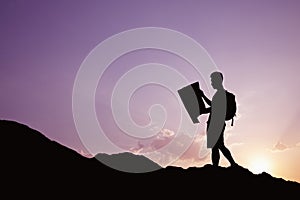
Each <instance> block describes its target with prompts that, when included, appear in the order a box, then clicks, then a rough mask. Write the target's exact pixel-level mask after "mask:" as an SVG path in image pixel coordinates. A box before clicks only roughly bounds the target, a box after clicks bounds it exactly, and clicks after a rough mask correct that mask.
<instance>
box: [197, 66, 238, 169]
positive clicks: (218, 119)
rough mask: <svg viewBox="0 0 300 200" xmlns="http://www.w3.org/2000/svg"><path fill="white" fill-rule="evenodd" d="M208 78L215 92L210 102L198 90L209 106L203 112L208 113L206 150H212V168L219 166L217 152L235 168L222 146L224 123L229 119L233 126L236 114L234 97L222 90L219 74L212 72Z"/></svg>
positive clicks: (235, 164)
mask: <svg viewBox="0 0 300 200" xmlns="http://www.w3.org/2000/svg"><path fill="white" fill-rule="evenodd" d="M210 78H211V86H212V87H213V88H214V89H216V90H217V91H216V93H215V94H214V96H213V97H212V100H210V99H209V98H207V97H206V96H205V94H204V93H203V91H202V90H200V95H201V96H202V98H203V99H204V101H205V102H206V103H207V104H208V105H209V106H211V107H209V108H207V109H206V111H205V113H209V118H208V121H207V148H212V153H211V159H212V163H213V166H218V165H219V160H220V152H219V151H221V152H222V153H223V155H224V156H225V158H226V159H227V160H228V161H229V162H230V165H231V166H237V163H236V162H235V161H234V159H233V157H232V155H231V153H230V151H229V149H228V148H227V147H226V146H225V144H224V130H225V126H226V123H225V121H226V120H230V119H231V120H232V124H231V125H233V117H234V116H235V113H236V102H235V96H234V95H233V94H232V93H230V92H228V91H226V90H225V89H224V86H223V75H222V73H221V72H213V73H212V74H211V75H210Z"/></svg>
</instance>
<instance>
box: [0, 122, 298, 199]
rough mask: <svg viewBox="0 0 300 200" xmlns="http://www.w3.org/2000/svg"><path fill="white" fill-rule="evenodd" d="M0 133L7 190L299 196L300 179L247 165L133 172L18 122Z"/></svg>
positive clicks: (121, 157)
mask: <svg viewBox="0 0 300 200" xmlns="http://www.w3.org/2000/svg"><path fill="white" fill-rule="evenodd" d="M0 133H1V137H2V140H1V144H2V148H3V149H4V150H5V151H3V152H2V154H1V156H2V160H1V165H2V166H1V168H2V170H1V177H3V178H2V182H4V183H5V185H6V189H10V188H24V187H35V188H39V187H51V188H52V189H53V190H56V189H61V188H62V187H63V188H65V186H68V187H72V188H75V187H76V186H78V185H81V186H82V187H85V188H95V187H96V188H99V187H100V188H102V189H103V188H111V187H114V188H123V189H124V188H128V187H129V188H130V189H133V188H134V189H144V190H147V188H148V189H149V188H156V189H158V188H159V189H161V190H162V189H163V190H170V191H172V193H173V194H174V193H176V192H179V191H194V192H199V193H200V194H206V195H209V196H210V197H214V196H220V195H222V197H224V198H226V197H228V198H232V194H233V193H236V191H239V192H243V193H244V195H247V196H249V195H250V196H251V195H252V196H255V197H261V196H266V197H270V195H271V196H277V195H284V197H288V196H291V197H293V196H294V195H299V194H300V184H299V183H296V182H291V181H285V180H283V179H279V178H274V177H272V176H271V175H269V174H267V173H262V174H260V175H254V174H252V173H251V172H250V171H249V170H247V169H244V168H242V167H237V168H230V167H229V168H222V167H218V168H215V167H213V166H211V165H206V166H204V167H202V168H189V169H187V170H184V169H181V168H176V167H167V168H165V169H160V170H157V171H154V172H149V173H142V174H129V173H124V172H119V171H116V170H114V169H111V168H109V167H107V166H105V165H103V164H102V163H100V162H99V161H98V160H97V159H95V158H85V157H83V156H81V155H80V154H78V153H77V152H75V151H73V150H71V149H69V148H67V147H64V146H62V145H60V144H58V143H57V142H54V141H51V140H49V139H48V138H47V137H45V136H44V135H42V134H41V133H39V132H38V131H35V130H33V129H30V128H29V127H27V126H25V125H22V124H19V123H17V122H13V121H4V120H1V121H0ZM4 152H6V153H4ZM96 157H98V158H100V159H102V160H103V159H106V161H107V160H108V161H110V162H112V163H120V162H124V161H127V162H130V160H128V159H131V160H134V162H135V163H137V164H140V165H141V166H143V165H144V166H147V165H156V164H155V163H153V162H152V161H150V160H148V159H147V158H145V157H143V156H136V155H132V154H129V153H122V154H118V155H106V154H99V155H97V156H96ZM7 175H8V176H7ZM95 183H96V185H95ZM55 188H56V189H55ZM145 188H146V189H145ZM209 190H213V191H215V192H210V191H209ZM222 191H223V192H224V193H222Z"/></svg>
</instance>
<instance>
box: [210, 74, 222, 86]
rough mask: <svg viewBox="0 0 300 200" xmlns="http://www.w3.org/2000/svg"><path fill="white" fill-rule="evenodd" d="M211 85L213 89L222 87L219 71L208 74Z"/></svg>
mask: <svg viewBox="0 0 300 200" xmlns="http://www.w3.org/2000/svg"><path fill="white" fill-rule="evenodd" d="M210 80H211V86H212V87H213V88H214V89H217V90H218V89H222V88H223V74H222V73H221V72H213V73H211V75H210Z"/></svg>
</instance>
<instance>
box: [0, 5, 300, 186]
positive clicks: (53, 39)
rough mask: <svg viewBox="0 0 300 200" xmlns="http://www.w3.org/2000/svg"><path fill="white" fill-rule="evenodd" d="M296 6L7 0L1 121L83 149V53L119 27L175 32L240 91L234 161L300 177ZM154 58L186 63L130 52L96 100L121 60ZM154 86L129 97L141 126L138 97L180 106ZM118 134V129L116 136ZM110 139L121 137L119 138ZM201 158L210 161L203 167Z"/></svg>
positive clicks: (2, 12)
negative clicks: (76, 107)
mask: <svg viewBox="0 0 300 200" xmlns="http://www.w3.org/2000/svg"><path fill="white" fill-rule="evenodd" d="M299 10H300V2H299V1H297V0H295V1H290V0H288V1H283V0H280V1H276V0H272V1H271V0H270V1H266V0H263V1H250V0H249V1H221V0H220V1H174V0H172V1H171V0H170V1H131V0H128V1H121V0H120V1H111V0H110V1H104V0H103V1H31V0H28V1H21V0H19V1H16V0H2V1H1V3H0V44H1V46H0V81H1V84H0V85H1V86H0V88H1V98H0V102H1V103H0V117H1V118H2V119H11V120H16V121H19V122H21V123H24V124H27V125H29V126H30V127H32V128H34V129H37V130H39V131H40V132H42V133H44V134H45V135H46V136H48V137H49V138H51V139H53V140H56V141H58V142H60V143H62V144H64V145H66V146H68V147H70V148H73V149H75V150H77V151H81V150H83V151H86V150H85V147H84V146H83V144H82V143H81V141H80V138H79V137H78V134H77V131H76V128H75V125H74V122H73V116H72V89H73V83H74V80H75V77H76V73H77V71H78V69H79V67H80V65H81V63H82V62H83V60H84V59H85V57H86V56H87V55H88V54H89V52H90V51H91V50H92V49H93V48H94V47H95V46H96V45H97V44H99V43H100V42H101V41H103V40H105V39H106V38H108V37H110V36H112V35H114V34H117V33H119V32H122V31H125V30H128V29H132V28H138V27H148V26H152V27H164V28H169V29H173V30H176V31H180V32H182V33H184V34H186V35H188V36H190V37H192V38H193V39H195V40H196V41H197V42H199V43H200V44H201V45H202V46H203V47H204V48H205V49H206V50H207V51H208V53H209V54H210V56H211V57H212V59H213V60H214V61H215V63H216V65H217V66H218V68H219V69H220V71H222V72H223V73H224V75H225V83H224V84H225V87H226V88H228V89H229V90H230V91H233V92H234V93H235V94H236V96H237V101H238V104H239V107H238V109H239V110H238V112H239V118H238V120H237V121H236V123H235V126H234V128H231V129H230V130H229V131H228V132H229V134H228V138H227V140H226V143H227V144H228V145H229V147H230V148H231V149H232V152H233V154H234V157H235V158H236V160H237V162H238V163H240V164H241V165H243V166H245V167H247V168H250V169H251V166H252V165H255V162H266V163H267V165H268V166H269V167H267V169H266V170H267V171H268V172H270V173H271V174H272V175H274V176H278V177H283V178H286V179H290V180H297V181H298V182H300V173H299V168H300V160H299V156H300V133H299V131H300V125H299V123H298V122H299V117H300V106H299V103H298V102H299V98H300V94H299V88H298V87H299V86H300V79H299V67H300V66H299V61H300V58H299V53H300V50H299V49H300V39H299V35H300V21H299V19H300V13H299ZM154 61H156V62H163V63H167V64H169V65H170V66H174V67H175V65H177V66H184V65H186V63H184V61H182V60H180V59H179V58H178V57H176V56H174V55H171V54H168V53H166V52H159V51H155V50H145V51H137V52H131V53H129V54H128V55H126V56H123V57H122V58H120V59H119V60H117V61H116V62H115V63H113V64H112V67H111V71H109V70H108V71H107V73H106V77H105V76H104V79H103V80H102V82H103V84H104V86H103V85H102V86H101V83H102V82H100V83H99V86H98V89H99V90H98V91H97V95H96V100H97V102H98V103H99V104H101V101H105V98H104V99H103V98H101V97H105V94H107V93H106V92H109V91H106V90H105V88H106V89H107V88H109V87H105V84H108V86H109V85H110V84H113V81H114V80H115V79H116V78H117V77H118V76H120V75H121V73H122V72H123V70H124V69H125V68H126V67H124V68H122V69H121V68H120V66H121V64H120V63H122V64H124V65H126V66H130V65H136V64H142V63H147V62H154ZM175 68H176V67H175ZM187 73H188V72H187ZM191 74H192V73H191ZM191 74H190V76H192V75H191ZM112 75H114V76H113V77H111V76H112ZM187 75H188V74H187ZM190 78H191V80H192V79H193V77H190ZM105 80H106V81H108V83H105ZM101 88H102V89H101ZM148 89H149V91H151V93H149V95H147V96H146V97H143V95H142V94H140V93H139V92H137V93H136V95H135V98H134V99H135V101H136V105H135V104H134V103H135V102H134V101H133V102H131V103H132V104H134V105H135V106H133V108H132V110H133V113H134V114H133V118H134V119H135V120H136V121H137V122H138V123H141V124H143V123H144V122H145V120H146V121H147V116H146V115H145V112H147V106H146V107H145V106H144V105H140V104H139V102H143V103H146V105H148V106H149V105H151V104H152V103H154V102H156V101H157V100H161V101H163V102H162V103H163V104H167V105H169V108H167V109H168V110H170V112H173V111H172V110H176V109H178V107H177V108H176V103H173V102H171V103H170V101H171V100H170V99H171V95H170V94H169V93H164V92H161V93H162V95H165V96H161V95H157V93H156V92H158V91H159V90H161V88H158V87H155V86H149V88H148ZM169 100H170V101H169ZM172 105H174V106H175V108H174V106H173V107H172ZM177 106H178V105H177ZM143 108H144V109H145V110H143ZM105 112H106V110H105V108H101V106H100V107H97V114H98V119H99V120H100V121H101V120H102V121H101V122H102V123H104V124H109V123H110V122H109V121H110V119H109V117H108V118H106V117H104V118H105V119H102V118H101V116H103V115H102V114H103V113H105ZM107 112H108V111H107ZM174 112H175V111H174ZM107 115H108V114H107ZM170 115H171V116H172V115H173V114H170ZM105 116H106V115H105ZM171 119H172V120H171V121H170V120H169V122H168V123H167V124H166V127H165V128H166V129H168V130H173V131H175V130H174V126H175V125H176V123H177V122H176V119H175V118H174V119H173V118H171ZM103 120H104V121H103ZM105 120H107V121H105ZM139 120H140V121H139ZM203 124H204V123H203ZM200 126H201V127H200V128H202V129H204V128H205V127H204V126H203V125H200ZM110 130H114V129H110ZM114 134H117V133H116V132H114V131H112V136H111V137H114V136H113V135H114ZM114 138H115V139H116V138H119V140H121V141H122V139H120V138H122V137H121V136H120V137H119V136H116V137H114ZM152 142H153V141H152ZM11 148H14V147H13V146H12V147H11ZM196 151H197V149H196ZM191 153H194V152H193V151H191ZM187 157H188V156H187ZM257 159H261V160H263V161H255V160H257ZM186 162H189V164H186V163H185V164H182V165H187V166H188V165H193V162H194V161H193V160H192V161H191V159H187V160H186ZM205 162H210V161H209V159H206V160H204V161H203V162H202V163H201V164H204V163H205ZM222 162H223V163H224V164H226V161H222Z"/></svg>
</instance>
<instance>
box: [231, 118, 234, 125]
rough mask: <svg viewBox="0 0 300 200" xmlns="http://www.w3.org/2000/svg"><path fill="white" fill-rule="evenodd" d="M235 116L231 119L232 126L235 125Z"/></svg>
mask: <svg viewBox="0 0 300 200" xmlns="http://www.w3.org/2000/svg"><path fill="white" fill-rule="evenodd" d="M233 122H234V118H232V119H231V126H233Z"/></svg>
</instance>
